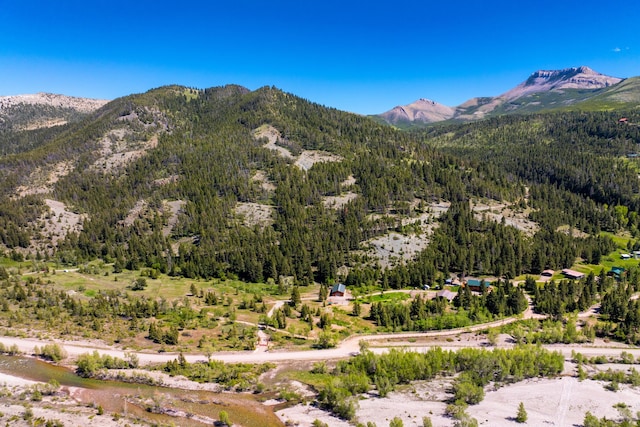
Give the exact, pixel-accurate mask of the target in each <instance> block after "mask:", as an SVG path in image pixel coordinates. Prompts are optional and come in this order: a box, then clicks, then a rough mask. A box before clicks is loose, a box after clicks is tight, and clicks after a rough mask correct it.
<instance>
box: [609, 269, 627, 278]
mask: <svg viewBox="0 0 640 427" xmlns="http://www.w3.org/2000/svg"><path fill="white" fill-rule="evenodd" d="M626 275H627V271H626V270H625V269H624V268H623V267H611V270H609V271H608V272H607V276H609V277H613V278H614V279H616V280H621V279H622V278H623V277H625V276H626Z"/></svg>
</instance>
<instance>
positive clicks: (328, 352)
mask: <svg viewBox="0 0 640 427" xmlns="http://www.w3.org/2000/svg"><path fill="white" fill-rule="evenodd" d="M285 303H286V301H282V300H281V301H276V303H275V304H274V306H273V307H272V308H271V310H269V313H268V315H269V316H271V315H273V312H274V311H275V310H276V309H277V308H279V307H282V305H284V304H285ZM595 308H596V307H595V306H594V307H591V308H590V309H589V310H588V312H591V311H592V310H594V309H595ZM544 317H545V316H542V315H540V314H537V313H534V311H533V306H532V305H531V301H529V307H528V308H527V310H525V312H524V313H523V314H522V315H520V316H514V317H509V318H506V319H501V320H496V321H493V322H488V323H482V324H478V325H472V326H468V327H464V328H457V329H447V330H441V331H427V332H404V333H388V334H373V335H353V336H351V337H349V338H347V339H345V340H344V341H342V342H340V343H339V344H338V345H337V346H336V347H335V348H331V349H324V350H296V351H268V349H267V346H263V347H264V349H261V350H263V351H251V352H219V353H215V354H213V355H212V358H213V359H215V360H219V361H222V362H226V363H238V362H243V363H265V362H274V363H277V362H287V361H295V360H298V361H301V360H305V361H313V360H330V359H343V358H347V357H350V356H352V355H353V354H356V353H358V352H359V350H360V341H368V342H374V341H375V342H376V347H375V348H372V351H374V352H376V353H383V352H385V351H388V350H389V348H392V347H396V348H397V347H399V346H404V348H407V349H410V350H415V351H426V350H428V349H430V348H432V347H436V346H437V347H442V348H443V349H445V350H457V349H459V348H463V347H477V346H478V345H479V342H478V341H466V342H457V343H455V345H449V346H442V345H440V344H439V343H425V344H422V345H419V344H416V343H415V342H411V341H415V339H418V338H420V339H425V338H438V337H454V336H456V335H459V334H463V333H470V332H479V331H482V330H485V329H488V328H496V327H500V326H503V325H507V324H509V323H513V322H517V321H518V320H521V319H531V318H544ZM256 326H257V325H256ZM258 337H259V338H260V341H261V342H262V340H263V339H268V334H266V333H265V332H263V331H259V333H258ZM389 340H394V341H395V342H394V343H385V341H389ZM398 340H399V342H398ZM51 342H52V341H50V340H49V341H47V340H39V339H34V338H18V337H0V343H2V344H4V345H5V346H6V347H7V348H8V347H10V346H13V345H16V346H17V347H18V348H19V349H20V351H22V352H24V353H27V354H31V353H33V349H34V347H35V346H42V345H45V344H50V343H51ZM53 342H56V343H58V344H59V345H60V346H62V347H64V349H65V350H66V351H67V353H68V355H69V357H70V358H71V359H75V358H76V357H78V356H79V355H81V354H84V353H89V352H92V351H94V350H97V351H98V352H99V353H101V354H108V355H110V356H114V357H120V358H124V357H125V353H135V354H136V355H137V356H138V358H139V361H140V363H141V364H150V363H166V362H167V361H170V360H174V359H176V358H177V356H178V354H177V353H151V352H132V351H126V350H124V349H117V348H114V347H109V346H107V345H104V344H100V343H96V342H68V341H62V340H55V341H53ZM405 344H406V345H405ZM500 346H502V347H511V346H513V344H508V343H502V344H500ZM259 347H260V346H259ZM544 347H545V348H548V349H550V350H556V351H560V352H562V354H563V355H565V356H566V357H570V356H571V353H572V352H573V351H575V352H579V353H582V354H584V355H585V356H587V357H594V356H618V355H619V354H620V352H621V351H626V352H628V353H631V354H633V355H634V357H640V348H630V347H628V346H625V345H623V344H616V343H609V344H607V345H605V344H601V345H600V346H594V345H578V344H572V345H564V344H552V345H545V346H544ZM184 356H185V358H186V359H187V361H189V362H190V363H193V362H198V361H206V360H207V358H206V356H205V355H203V354H186V355H184Z"/></svg>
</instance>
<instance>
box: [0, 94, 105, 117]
mask: <svg viewBox="0 0 640 427" xmlns="http://www.w3.org/2000/svg"><path fill="white" fill-rule="evenodd" d="M107 102H109V101H107V100H102V99H90V98H78V97H75V96H67V95H58V94H53V93H45V92H39V93H35V94H27V95H11V96H0V112H1V111H3V110H4V109H7V108H11V107H13V106H15V105H19V104H26V105H48V106H52V107H60V108H71V109H74V110H77V111H79V112H82V113H90V112H91V111H94V110H97V109H98V108H100V107H102V106H103V105H105V104H106V103H107Z"/></svg>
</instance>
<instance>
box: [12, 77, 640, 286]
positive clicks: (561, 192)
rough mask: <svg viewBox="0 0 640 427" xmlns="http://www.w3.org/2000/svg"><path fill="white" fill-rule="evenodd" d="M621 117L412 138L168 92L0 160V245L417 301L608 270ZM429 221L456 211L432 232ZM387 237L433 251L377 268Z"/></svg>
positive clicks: (620, 171) (622, 168) (564, 117)
mask: <svg viewBox="0 0 640 427" xmlns="http://www.w3.org/2000/svg"><path fill="white" fill-rule="evenodd" d="M621 114H622V113H588V114H586V113H584V114H583V113H556V114H549V115H533V116H523V117H520V116H510V117H505V118H496V119H490V120H486V121H482V122H476V123H471V124H466V125H457V126H450V127H439V128H436V129H431V130H429V131H426V132H419V133H406V132H402V131H398V130H395V129H393V128H391V127H388V126H384V125H380V124H377V123H375V122H373V121H372V120H370V119H368V118H365V117H361V116H357V115H354V114H349V113H345V112H341V111H338V110H335V109H331V108H325V107H323V106H320V105H317V104H313V103H311V102H308V101H306V100H303V99H301V98H298V97H295V96H293V95H290V94H287V93H284V92H282V91H280V90H278V89H275V88H270V87H264V88H261V89H259V90H256V91H253V92H251V91H248V90H247V89H245V88H242V87H239V86H225V87H218V88H211V89H206V90H196V89H190V88H184V87H178V86H171V87H163V88H159V89H155V90H152V91H149V92H147V93H145V94H141V95H132V96H129V97H125V98H120V99H118V100H115V101H113V102H111V103H109V104H107V105H106V106H104V107H103V108H101V109H100V110H98V111H96V112H95V113H93V114H92V115H91V116H90V117H88V118H85V119H83V120H82V121H80V122H78V123H75V124H71V125H66V127H65V128H64V129H61V130H60V131H56V132H52V133H51V135H46V134H43V135H42V136H41V138H40V139H38V143H37V144H34V145H37V147H34V148H33V149H30V150H22V149H17V150H14V151H16V154H13V155H7V156H4V157H2V158H1V159H0V174H1V176H2V180H1V182H2V184H1V185H0V190H1V193H2V198H3V202H2V204H1V206H2V209H3V210H4V214H3V215H2V221H3V224H2V225H3V227H2V230H3V232H2V233H1V234H0V240H2V243H3V244H4V245H5V246H6V248H7V249H8V250H14V251H15V253H16V254H18V255H17V256H22V255H26V256H33V257H49V258H54V259H56V260H57V261H59V262H61V263H70V264H78V263H82V262H86V261H89V260H92V259H96V258H101V259H103V260H105V261H106V262H112V263H114V270H115V271H119V270H122V269H133V270H135V269H140V268H143V267H144V268H149V269H152V270H155V271H157V272H161V273H169V274H172V275H182V276H186V277H204V278H211V277H229V276H237V277H239V278H241V279H244V280H247V281H254V282H263V281H267V280H268V279H273V280H274V281H278V279H279V278H280V277H281V276H293V278H294V280H295V282H296V283H299V284H306V283H310V282H311V281H318V282H322V283H331V282H332V281H334V280H338V279H344V280H347V283H360V284H361V283H368V282H369V283H374V282H376V283H380V284H382V285H383V286H385V287H402V286H408V285H411V286H421V285H423V284H427V283H431V282H433V281H435V280H441V279H442V278H443V277H445V275H446V274H447V273H449V272H458V273H462V274H465V275H468V274H487V275H495V276H498V277H507V278H508V277H515V276H516V275H519V274H523V273H527V272H539V271H541V270H542V269H544V268H549V267H551V268H561V267H568V266H571V265H572V264H573V262H574V261H575V259H576V257H583V258H584V259H586V260H588V261H592V262H595V263H597V262H598V259H599V257H600V256H601V255H603V254H606V253H608V252H610V251H611V250H612V249H613V248H614V246H613V243H612V241H611V240H610V239H609V238H607V237H602V236H601V235H600V234H599V233H600V231H613V232H616V231H619V230H622V229H629V230H631V232H632V233H634V234H635V233H637V232H638V227H639V225H640V219H638V217H637V214H636V211H637V210H638V207H639V205H638V195H637V193H638V178H637V171H636V169H637V164H636V160H635V153H636V144H637V143H638V127H637V126H636V125H634V124H633V123H634V122H637V121H638V118H637V115H634V114H633V113H625V114H624V115H625V116H626V117H628V119H629V122H628V123H626V124H620V123H618V119H619V118H620V117H621ZM21 151H24V152H21ZM481 202H482V203H485V202H486V203H500V204H501V206H502V207H503V209H505V208H508V209H510V210H512V211H513V212H515V215H517V216H519V218H520V219H521V221H525V222H526V223H527V224H529V225H530V228H531V229H532V230H533V231H532V232H525V231H523V229H522V228H521V227H518V226H512V225H513V224H510V223H509V222H508V221H506V220H505V219H506V218H505V217H504V216H503V217H502V220H500V219H499V218H497V217H496V216H491V215H488V214H487V212H485V213H482V212H481V210H480V209H479V208H478V203H481ZM60 205H62V206H63V208H64V210H63V211H60V212H56V211H55V209H54V207H57V206H60ZM435 206H447V207H448V209H447V210H446V211H445V212H442V214H441V215H440V217H439V219H438V218H437V216H435V215H434V209H435ZM488 213H491V212H488ZM63 214H64V215H66V216H64V215H63ZM505 216H506V215H505ZM69 218H75V221H76V222H75V223H73V224H72V223H70V222H69V221H70V220H69ZM56 224H58V226H57V227H56ZM566 226H568V227H569V228H568V229H569V230H579V231H580V233H572V232H569V233H566V232H563V230H562V228H563V227H566ZM389 233H398V235H404V236H420V238H421V239H422V241H423V242H424V244H423V246H420V247H425V248H426V249H424V250H423V251H422V252H420V253H418V255H417V256H415V257H413V258H412V257H404V259H405V262H402V261H401V262H395V263H392V264H390V265H387V266H385V267H388V268H382V267H381V265H380V264H379V258H378V257H377V256H376V255H375V254H374V253H372V252H371V250H367V248H368V247H370V246H371V245H372V244H371V243H370V242H372V241H373V240H374V239H376V238H379V237H380V236H385V235H387V236H389V235H390V234H389ZM427 243H428V244H427ZM402 251H404V249H401V252H402ZM340 276H342V277H340Z"/></svg>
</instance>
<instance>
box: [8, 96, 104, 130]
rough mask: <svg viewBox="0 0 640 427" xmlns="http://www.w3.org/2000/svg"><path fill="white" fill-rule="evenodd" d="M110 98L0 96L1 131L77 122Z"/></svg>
mask: <svg viewBox="0 0 640 427" xmlns="http://www.w3.org/2000/svg"><path fill="white" fill-rule="evenodd" d="M108 102H109V101H107V100H102V99H89V98H78V97H74V96H66V95H56V94H51V93H36V94H28V95H12V96H0V130H2V129H12V130H34V129H39V128H48V127H52V126H59V125H62V124H65V123H68V122H73V121H77V120H78V119H79V118H81V117H82V116H84V115H87V114H90V113H91V112H93V111H95V110H97V109H98V108H100V107H102V106H103V105H105V104H107V103H108Z"/></svg>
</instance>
